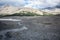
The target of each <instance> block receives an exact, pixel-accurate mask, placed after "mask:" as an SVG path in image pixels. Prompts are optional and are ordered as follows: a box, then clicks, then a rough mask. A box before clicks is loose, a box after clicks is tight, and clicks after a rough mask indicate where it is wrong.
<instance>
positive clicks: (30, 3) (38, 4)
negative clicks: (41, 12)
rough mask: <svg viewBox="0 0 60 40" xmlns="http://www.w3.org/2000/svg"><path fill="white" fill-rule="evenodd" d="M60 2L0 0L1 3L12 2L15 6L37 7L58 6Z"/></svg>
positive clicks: (53, 0) (52, 0) (50, 0)
mask: <svg viewBox="0 0 60 40" xmlns="http://www.w3.org/2000/svg"><path fill="white" fill-rule="evenodd" d="M59 3H60V0H1V1H0V5H2V4H11V5H15V6H23V7H31V8H36V9H42V8H47V7H55V6H58V4H59ZM59 5H60V4H59Z"/></svg>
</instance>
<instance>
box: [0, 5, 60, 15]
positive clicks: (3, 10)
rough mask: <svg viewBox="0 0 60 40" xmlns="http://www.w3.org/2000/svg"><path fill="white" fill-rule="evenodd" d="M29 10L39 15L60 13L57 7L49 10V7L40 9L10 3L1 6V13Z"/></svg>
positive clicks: (9, 13)
mask: <svg viewBox="0 0 60 40" xmlns="http://www.w3.org/2000/svg"><path fill="white" fill-rule="evenodd" d="M27 12H30V13H36V14H39V15H44V14H46V15H49V14H52V15H56V14H60V9H58V8H56V9H51V10H48V9H45V10H38V9H33V8H27V7H23V8H20V7H14V6H10V5H5V6H2V7H0V15H12V14H15V13H27Z"/></svg>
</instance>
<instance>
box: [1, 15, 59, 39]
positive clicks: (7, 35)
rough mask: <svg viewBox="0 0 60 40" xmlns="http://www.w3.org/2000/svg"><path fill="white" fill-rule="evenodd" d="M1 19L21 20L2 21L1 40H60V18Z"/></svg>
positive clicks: (14, 17)
mask: <svg viewBox="0 0 60 40" xmlns="http://www.w3.org/2000/svg"><path fill="white" fill-rule="evenodd" d="M0 19H17V20H21V21H6V20H5V21H4V20H3V21H2V20H0V40H60V17H58V16H38V17H36V16H35V17H19V16H10V17H3V18H0ZM8 30H9V31H8Z"/></svg>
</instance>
